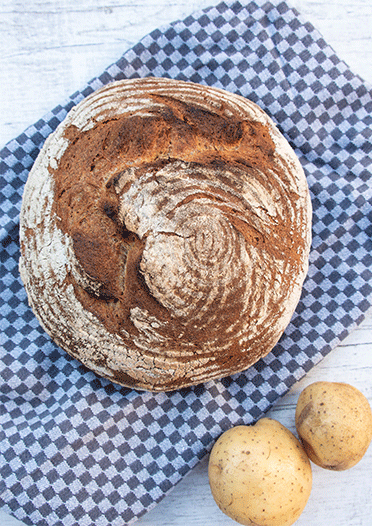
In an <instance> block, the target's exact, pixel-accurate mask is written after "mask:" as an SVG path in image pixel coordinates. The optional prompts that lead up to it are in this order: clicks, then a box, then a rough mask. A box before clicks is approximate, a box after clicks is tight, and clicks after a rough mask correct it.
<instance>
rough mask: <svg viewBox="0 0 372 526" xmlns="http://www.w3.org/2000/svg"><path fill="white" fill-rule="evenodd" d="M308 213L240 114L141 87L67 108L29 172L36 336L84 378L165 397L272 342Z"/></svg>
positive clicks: (293, 292) (303, 250)
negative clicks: (40, 330) (81, 369)
mask: <svg viewBox="0 0 372 526" xmlns="http://www.w3.org/2000/svg"><path fill="white" fill-rule="evenodd" d="M310 232H311V204H310V198H309V191H308V187H307V183H306V179H305V176H304V173H303V170H302V168H301V166H300V163H299V161H298V159H297V157H296V156H295V154H294V152H293V150H292V149H291V147H290V146H289V144H288V143H287V141H286V140H285V139H284V138H283V136H282V135H281V134H280V133H279V131H278V130H277V128H276V127H275V125H274V124H273V122H272V121H271V119H270V118H269V117H268V116H267V115H266V114H265V113H264V112H263V111H262V110H261V109H260V108H259V107H258V106H257V105H255V104H254V103H252V102H250V101H249V100H247V99H245V98H243V97H240V96H238V95H233V94H231V93H228V92H226V91H224V90H220V89H213V88H209V87H206V86H201V85H197V84H193V83H189V82H181V81H173V80H169V79H159V78H146V79H135V80H124V81H118V82H114V83H113V84H110V85H108V86H106V87H104V88H102V89H100V90H98V91H97V92H95V93H93V94H92V95H91V96H89V97H87V98H86V99H85V100H83V101H82V102H81V103H80V104H78V105H77V106H76V107H75V108H73V109H72V110H71V112H70V113H69V114H68V115H67V117H66V119H65V120H64V122H63V123H62V124H61V125H60V126H59V127H58V128H57V130H56V131H55V132H54V133H53V134H52V135H51V136H50V137H49V138H48V139H47V141H46V143H45V145H44V147H43V149H42V151H41V153H40V155H39V156H38V158H37V160H36V162H35V164H34V166H33V168H32V170H31V173H30V175H29V178H28V181H27V184H26V187H25V191H24V197H23V203H22V210H21V229H20V240H21V259H20V272H21V277H22V280H23V282H24V285H25V288H26V291H27V295H28V299H29V303H30V305H31V307H32V309H33V311H34V313H35V315H36V316H37V318H38V319H39V321H40V323H41V325H42V326H43V327H44V329H45V331H46V332H47V333H49V335H50V336H51V338H52V339H53V340H54V341H55V342H56V343H57V344H58V345H59V346H60V347H61V348H62V349H64V350H65V351H66V352H67V353H69V354H70V355H71V356H73V357H74V358H76V359H77V360H80V361H81V362H82V363H83V364H84V365H85V366H86V367H88V368H89V369H91V370H93V371H94V372H95V373H97V374H98V375H101V376H103V377H106V378H108V379H110V380H112V381H113V382H115V383H118V384H121V385H124V386H128V387H133V388H136V389H140V390H152V391H169V390H174V389H179V388H182V387H186V386H190V385H195V384H198V383H201V382H205V381H208V380H211V379H215V378H221V377H225V376H228V375H231V374H233V373H237V372H240V371H243V370H245V369H247V368H248V367H249V366H250V365H252V364H253V363H255V362H256V361H257V360H258V359H259V358H261V357H262V356H265V355H266V354H267V353H269V352H270V350H271V349H272V348H273V346H274V345H275V344H276V342H277V341H278V339H279V338H280V336H281V335H282V333H283V331H284V329H285V327H286V326H287V324H288V323H289V321H290V318H291V316H292V314H293V312H294V310H295V307H296V305H297V303H298V300H299V297H300V294H301V289H302V285H303V281H304V278H305V275H306V272H307V268H308V256H309V249H310Z"/></svg>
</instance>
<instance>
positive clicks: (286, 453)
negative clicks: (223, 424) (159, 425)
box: [208, 418, 312, 526]
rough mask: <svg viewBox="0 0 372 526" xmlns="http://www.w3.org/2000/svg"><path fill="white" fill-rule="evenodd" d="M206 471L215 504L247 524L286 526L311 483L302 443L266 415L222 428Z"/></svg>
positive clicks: (298, 510) (296, 513)
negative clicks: (223, 429)
mask: <svg viewBox="0 0 372 526" xmlns="http://www.w3.org/2000/svg"><path fill="white" fill-rule="evenodd" d="M208 475H209V483H210V487H211V491H212V495H213V498H214V500H215V501H216V503H217V505H218V506H219V508H220V509H221V510H222V511H223V512H224V513H225V514H226V515H228V516H229V517H231V518H232V519H234V520H235V521H237V522H239V523H240V524H243V525H247V526H248V525H253V526H290V525H291V524H293V523H294V522H295V521H296V520H297V519H298V518H299V516H300V515H301V513H302V511H303V509H304V508H305V505H306V503H307V501H308V498H309V496H310V492H311V487H312V472H311V465H310V461H309V459H308V457H307V455H306V453H305V451H304V449H303V447H302V446H301V444H300V442H299V441H298V440H297V438H296V437H295V436H294V435H293V434H292V433H291V432H290V431H289V430H288V429H287V428H286V427H284V426H283V425H282V424H280V423H279V422H277V421H276V420H272V419H270V418H262V419H261V420H259V421H258V422H257V423H256V424H255V425H252V426H236V427H233V428H232V429H229V430H228V431H226V432H225V433H223V434H222V435H221V436H220V438H219V439H218V440H217V442H216V443H215V445H214V447H213V449H212V452H211V455H210V459H209V467H208Z"/></svg>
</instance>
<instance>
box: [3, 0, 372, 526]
mask: <svg viewBox="0 0 372 526" xmlns="http://www.w3.org/2000/svg"><path fill="white" fill-rule="evenodd" d="M149 75H152V76H159V77H171V78H175V79H182V80H190V81H194V82H199V83H202V84H207V85H210V86H215V87H220V88H224V89H226V90H229V91H232V92H235V93H239V94H241V95H243V96H245V97H247V98H249V99H251V100H253V101H254V102H256V103H257V104H258V105H260V106H261V107H262V108H263V109H264V110H265V111H266V112H267V113H269V114H270V115H271V117H272V118H273V119H274V121H275V122H276V123H277V124H278V127H279V128H280V130H281V131H282V132H283V134H284V135H285V137H286V138H287V139H288V140H289V142H290V143H291V144H292V146H293V148H294V149H295V151H296V153H297V155H298V157H299V158H300V161H301V163H302V165H303V168H304V170H305V173H306V176H307V179H308V183H309V186H310V191H311V197H312V204H313V209H314V217H313V244H312V251H311V257H310V270H309V274H308V277H307V280H306V282H305V285H304V290H303V295H302V298H301V301H300V303H299V305H298V308H297V310H296V313H295V315H294V317H293V319H292V322H291V324H290V325H289V326H288V328H287V330H286V332H285V334H284V336H283V337H282V339H281V340H280V342H279V344H278V345H277V346H276V347H275V349H274V350H273V352H271V353H270V354H269V355H268V356H267V357H266V358H265V359H263V360H261V361H260V362H259V363H257V364H256V366H254V367H252V368H251V369H249V370H248V371H247V372H246V373H243V374H239V375H236V376H234V377H232V378H227V379H224V380H221V381H213V382H210V383H207V384H205V385H201V386H198V387H194V388H188V389H184V390H181V391H176V392H173V393H168V394H151V393H140V392H136V391H134V390H130V389H125V388H122V387H119V386H117V385H114V384H112V383H110V382H109V381H108V380H103V379H102V378H99V377H97V376H95V375H94V373H92V372H90V371H88V370H86V369H85V368H84V367H83V366H82V365H80V363H78V362H77V361H75V360H73V359H72V358H70V357H69V356H67V354H66V353H64V352H63V351H61V350H60V349H59V348H58V347H57V346H56V345H55V344H54V343H53V342H52V341H51V340H50V338H49V337H48V336H47V335H46V334H45V333H44V332H43V330H42V329H41V328H40V326H39V324H38V322H37V320H36V319H35V317H34V315H33V313H32V312H31V310H30V308H29V307H28V305H27V300H26V293H25V291H24V289H23V286H22V283H21V281H20V277H19V273H18V258H19V240H18V226H19V222H18V216H19V211H20V205H21V198H22V191H23V185H24V183H25V181H26V179H27V175H28V172H29V170H30V168H31V166H32V164H33V162H34V160H35V158H36V156H37V154H38V152H39V150H40V148H41V146H42V145H43V142H44V140H45V138H46V137H47V136H48V135H49V134H50V133H51V131H52V130H54V129H55V128H56V126H57V125H58V124H59V123H60V122H61V121H62V120H63V119H64V117H65V115H66V113H67V111H68V110H69V109H70V108H71V107H72V106H73V105H75V104H76V103H77V102H79V101H80V100H82V99H83V98H84V97H85V96H86V95H88V94H89V93H91V92H92V91H93V90H95V89H97V88H99V87H101V86H102V85H104V84H107V83H108V82H111V81H113V80H116V79H123V78H133V77H145V76H149ZM371 166H372V91H371V88H370V87H368V86H366V85H365V83H364V82H363V81H362V80H361V79H360V78H359V77H358V76H356V75H354V74H353V73H352V72H351V71H350V70H349V69H348V67H347V66H346V65H345V64H344V63H343V62H342V61H340V60H339V59H338V58H337V56H336V55H335V53H334V51H333V50H332V49H331V48H330V47H329V46H328V45H327V44H326V42H325V41H324V40H323V38H322V37H321V36H320V35H319V33H318V32H317V31H316V30H315V29H314V27H312V26H311V25H310V24H309V23H306V22H305V21H304V20H302V18H301V17H299V15H298V13H297V12H296V11H295V10H294V9H292V8H290V7H289V6H288V5H287V4H286V3H285V2H280V1H278V2H277V1H275V0H272V1H265V0H256V1H252V2H250V1H248V0H240V1H234V0H233V1H231V0H228V1H226V2H222V3H220V4H218V5H215V6H212V7H210V8H208V9H206V10H204V11H201V12H198V13H195V14H193V15H192V16H188V17H187V18H186V19H185V20H182V21H178V22H175V23H173V24H171V25H169V26H167V27H164V28H161V29H158V30H156V31H153V32H152V33H151V34H150V35H148V36H147V37H145V38H144V39H143V40H142V41H141V42H139V43H138V44H137V45H136V46H134V48H132V49H131V50H130V51H128V52H126V53H125V54H124V56H123V57H122V58H120V60H118V62H117V63H115V64H113V65H111V66H110V67H108V68H107V70H106V71H105V72H104V73H103V74H102V75H101V76H100V77H98V78H95V79H94V80H92V81H91V82H90V83H89V84H88V85H87V86H86V87H85V89H83V90H82V91H81V92H78V93H75V94H74V95H72V96H71V98H70V99H69V100H68V101H66V102H65V103H64V104H62V105H61V106H58V107H57V108H55V109H54V110H53V111H51V112H50V113H49V114H48V115H46V116H44V117H43V118H42V119H40V120H39V121H38V122H37V123H35V124H34V125H33V126H31V127H30V128H28V129H27V130H26V131H25V132H24V133H22V134H21V135H20V136H19V137H17V138H16V139H14V140H13V141H11V142H10V143H9V144H7V145H6V146H5V147H4V148H3V149H2V150H1V152H0V184H1V204H0V214H1V220H0V221H1V224H0V227H1V274H0V276H1V281H0V285H1V299H0V301H1V303H0V313H1V318H0V330H1V334H0V338H1V355H0V378H1V384H0V396H1V402H0V414H1V416H0V502H1V505H2V506H3V508H4V511H6V512H8V513H10V514H12V515H14V516H15V517H17V518H18V519H20V520H22V521H23V522H25V523H26V524H30V525H39V526H56V525H63V526H72V525H79V526H122V525H123V523H125V524H127V523H130V522H133V521H135V520H136V518H138V517H139V516H140V515H142V514H143V513H145V512H146V510H148V509H149V508H150V507H152V506H153V505H154V504H155V503H156V502H158V501H159V500H161V499H162V497H163V496H164V495H165V494H166V493H167V492H168V490H170V489H171V488H172V486H174V484H176V483H177V482H178V481H179V480H180V479H181V477H182V476H183V475H185V474H186V473H187V472H188V471H189V470H190V469H191V468H192V467H193V466H194V465H195V464H196V463H197V462H198V460H199V459H200V458H202V457H203V455H205V454H206V452H208V450H209V449H210V447H211V446H212V444H213V442H214V440H215V439H216V437H217V436H219V434H220V433H221V432H222V431H224V430H225V429H227V428H229V427H230V426H232V425H235V424H238V423H251V422H252V421H254V420H255V419H257V418H259V417H260V416H261V415H262V414H263V413H264V412H265V411H266V410H268V409H269V407H270V406H271V405H272V404H273V402H275V400H277V398H278V397H280V396H282V395H283V394H284V393H285V392H286V391H287V390H288V389H289V388H290V387H291V385H293V383H294V382H296V381H297V380H298V379H299V378H301V377H302V376H303V375H304V374H305V373H306V372H307V371H309V370H310V369H311V367H312V366H313V365H314V364H316V363H317V362H319V360H321V358H322V357H323V356H325V355H326V354H327V353H328V352H329V351H330V350H331V349H332V348H333V347H334V346H336V345H337V344H338V343H339V342H340V340H342V339H343V338H344V337H345V336H346V335H347V334H348V333H349V332H350V331H351V330H352V329H353V327H354V326H355V325H356V324H357V323H359V322H360V321H361V320H362V319H363V317H364V313H365V312H366V311H367V309H368V308H369V307H370V305H371V300H372V294H371V292H372V178H371Z"/></svg>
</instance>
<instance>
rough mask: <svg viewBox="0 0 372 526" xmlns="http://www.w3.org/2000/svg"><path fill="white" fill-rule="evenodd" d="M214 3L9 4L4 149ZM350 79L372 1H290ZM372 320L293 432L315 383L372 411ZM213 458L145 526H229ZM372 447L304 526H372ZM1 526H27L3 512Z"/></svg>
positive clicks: (1, 20) (361, 56) (363, 59)
mask: <svg viewBox="0 0 372 526" xmlns="http://www.w3.org/2000/svg"><path fill="white" fill-rule="evenodd" d="M210 3H211V1H210V0H198V1H194V0H179V1H175V0H174V1H171V2H168V1H167V0H158V1H155V0H147V1H146V0H137V1H136V0H131V1H128V0H126V1H120V0H107V1H103V0H94V1H93V0H81V1H80V2H79V3H76V0H60V1H59V2H58V3H56V2H52V1H46V0H29V1H28V2H27V3H24V2H21V1H20V0H18V1H11V0H1V1H0V72H1V79H2V81H1V83H0V143H2V144H5V143H6V142H7V141H8V140H10V139H12V138H13V137H15V136H16V135H18V134H19V133H21V132H22V131H23V130H24V128H25V127H26V126H28V125H30V124H32V123H33V122H35V121H36V120H37V119H38V118H40V117H41V116H42V115H43V114H44V113H46V112H47V111H48V110H50V109H51V108H53V107H54V106H56V105H57V104H59V103H60V102H61V101H63V100H64V99H65V98H66V97H68V96H69V95H70V94H72V93H73V92H74V91H76V90H77V89H79V88H80V87H81V86H82V85H84V84H85V82H87V81H89V80H90V79H91V78H92V77H93V76H95V75H97V74H99V73H101V71H102V70H103V69H104V68H105V67H107V65H108V64H110V63H112V62H114V61H116V60H117V59H118V58H119V57H120V56H121V55H122V53H124V52H125V50H126V49H128V48H129V47H130V46H131V45H133V44H134V43H135V42H137V41H138V40H139V39H140V38H142V37H143V36H144V35H146V34H147V33H148V32H149V31H151V30H152V29H155V28H156V27H158V26H160V25H162V24H166V23H168V22H170V21H173V20H175V19H178V18H182V17H184V16H186V15H187V14H189V13H191V12H192V11H194V10H195V9H198V8H202V7H206V6H208V5H210ZM291 4H292V5H293V6H294V7H296V8H297V9H298V10H299V11H300V12H301V16H302V17H303V19H304V20H308V21H310V22H311V23H312V24H313V25H315V27H316V28H317V29H318V30H319V31H320V32H321V34H322V35H323V36H324V38H325V40H326V42H327V43H329V44H330V45H331V46H332V47H333V49H334V50H335V51H336V53H337V54H338V56H339V57H340V58H342V59H343V60H344V61H345V62H346V63H347V64H348V65H349V66H350V67H351V69H352V70H353V71H354V72H355V73H357V74H359V75H360V76H361V77H362V78H363V79H365V81H367V83H369V85H371V84H372V5H371V2H370V0H333V1H332V0H329V1H326V0H291ZM371 379H372V312H370V313H369V314H368V316H367V318H366V320H365V322H364V323H363V324H361V325H360V327H358V328H356V329H355V330H354V332H353V333H352V334H351V335H350V336H349V337H348V338H347V339H346V340H345V341H344V342H343V343H342V345H340V346H338V348H337V349H335V350H333V351H332V353H331V354H330V355H329V356H328V357H327V358H325V359H324V360H323V361H322V362H321V363H320V364H319V365H318V366H317V367H315V368H314V369H312V371H311V372H310V373H309V374H308V375H306V377H305V378H304V379H303V380H301V381H300V382H298V383H297V384H296V385H295V386H294V387H293V389H292V390H291V391H290V392H289V393H288V394H287V395H286V396H285V397H283V398H282V399H281V400H280V401H279V402H278V403H277V404H276V406H275V407H274V408H273V409H272V410H271V411H270V413H269V416H271V417H273V418H276V419H278V420H279V421H280V422H281V423H282V424H284V425H286V426H287V427H288V428H289V429H291V430H292V431H294V409H295V404H296V401H297V398H298V395H299V392H300V391H301V390H302V389H303V388H304V387H305V386H306V385H308V384H309V383H311V382H313V381H316V380H334V381H347V382H349V383H351V384H353V385H355V386H356V387H357V388H359V389H360V390H361V391H362V392H363V393H364V394H365V395H366V396H367V397H368V399H369V401H370V403H372V381H371ZM206 468H207V458H205V459H204V460H203V461H202V462H201V463H200V464H199V465H198V466H197V467H196V468H195V469H194V470H193V471H192V472H191V473H190V474H189V475H188V476H186V477H185V478H184V479H183V480H182V481H181V482H180V483H179V484H178V486H177V487H176V488H175V489H174V490H173V491H172V492H171V493H170V494H169V495H168V496H167V497H166V498H165V499H164V500H163V502H162V503H160V504H159V505H157V506H156V507H155V508H154V510H152V511H150V512H149V513H147V514H146V515H145V516H144V517H143V518H142V519H140V520H139V521H138V522H137V523H136V524H138V526H185V525H188V526H229V525H231V526H232V525H233V524H236V523H235V522H234V521H232V520H231V519H229V518H228V517H226V516H225V515H223V514H222V512H220V510H219V509H218V508H217V506H216V505H215V503H214V501H213V499H212V497H211V494H210V490H209V486H208V478H207V470H206ZM371 472H372V447H370V448H369V450H368V452H367V454H366V455H365V457H364V458H363V460H362V461H361V462H360V463H359V464H357V465H356V466H355V467H354V468H352V469H351V470H348V471H345V472H342V473H336V472H330V471H329V472H328V471H325V470H322V469H321V468H318V467H317V466H314V467H313V477H314V480H313V490H312V494H311V496H310V500H309V502H308V505H307V506H306V508H305V511H304V513H303V515H302V516H301V517H300V519H299V520H298V521H297V523H296V526H297V525H298V526H314V525H316V526H323V525H325V524H327V526H370V524H371V517H372V481H371ZM0 524H1V525H2V526H19V525H20V524H21V523H20V522H19V521H16V520H15V519H13V518H12V517H9V516H8V515H6V514H5V513H4V512H2V511H0Z"/></svg>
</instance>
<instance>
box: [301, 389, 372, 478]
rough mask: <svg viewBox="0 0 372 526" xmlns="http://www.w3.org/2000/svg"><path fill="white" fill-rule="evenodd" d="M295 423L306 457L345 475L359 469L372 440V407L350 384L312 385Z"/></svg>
mask: <svg viewBox="0 0 372 526" xmlns="http://www.w3.org/2000/svg"><path fill="white" fill-rule="evenodd" d="M295 419H296V429H297V433H298V435H299V437H300V439H301V442H302V444H303V446H304V448H305V451H306V453H307V454H308V456H309V458H310V459H311V460H312V461H313V462H314V463H315V464H317V465H318V466H321V467H322V468H325V469H330V470H335V471H342V470H345V469H349V468H351V467H353V466H355V464H357V463H358V462H359V461H360V460H361V459H362V457H363V456H364V454H365V453H366V451H367V449H368V446H369V444H370V442H371V439H372V411H371V407H370V405H369V402H368V400H367V398H366V397H365V396H364V395H363V394H362V393H361V392H360V391H359V390H358V389H356V388H355V387H354V386H352V385H350V384H346V383H339V382H314V383H313V384H310V385H309V386H307V387H306V388H305V389H304V390H303V391H302V392H301V394H300V396H299V398H298V402H297V407H296V415H295Z"/></svg>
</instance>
